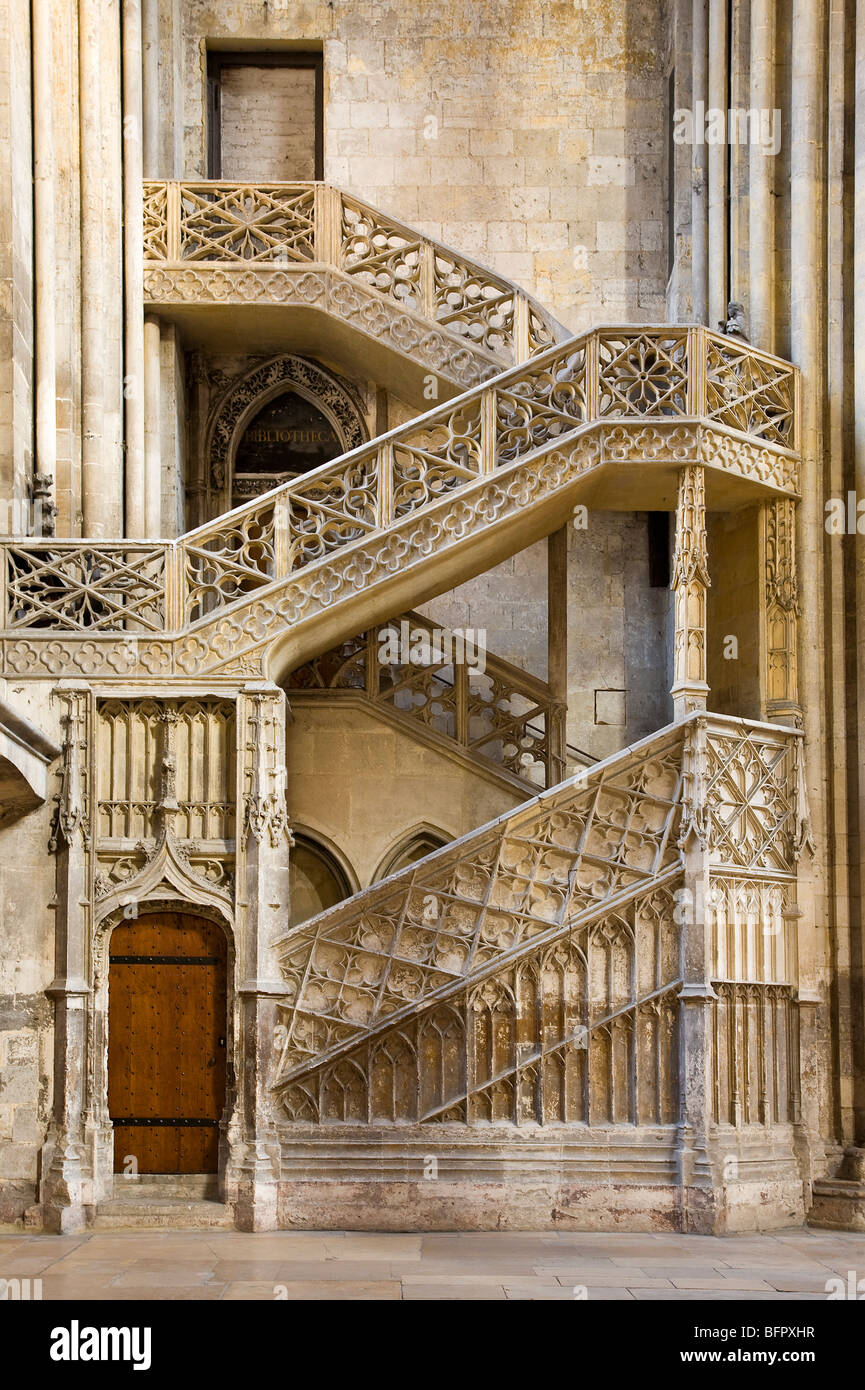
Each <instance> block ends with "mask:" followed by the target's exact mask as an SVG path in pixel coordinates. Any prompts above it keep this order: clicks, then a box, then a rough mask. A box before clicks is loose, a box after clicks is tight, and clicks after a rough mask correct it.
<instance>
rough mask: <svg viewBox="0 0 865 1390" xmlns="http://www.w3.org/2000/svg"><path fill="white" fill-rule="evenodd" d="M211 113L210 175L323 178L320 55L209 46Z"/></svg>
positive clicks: (248, 179)
mask: <svg viewBox="0 0 865 1390" xmlns="http://www.w3.org/2000/svg"><path fill="white" fill-rule="evenodd" d="M206 119H207V177H208V178H210V179H231V180H236V181H237V182H238V183H282V182H286V183H294V182H297V183H308V182H310V181H311V180H313V179H323V178H324V59H323V56H322V54H321V53H305V52H304V53H302V52H297V51H295V50H292V51H290V52H281V53H260V52H258V50H249V51H245V52H236V53H227V52H223V51H222V50H221V49H218V50H214V49H211V50H209V52H208V54H207V115H206Z"/></svg>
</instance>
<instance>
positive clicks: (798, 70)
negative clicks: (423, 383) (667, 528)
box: [789, 0, 861, 1138]
mask: <svg viewBox="0 0 865 1390" xmlns="http://www.w3.org/2000/svg"><path fill="white" fill-rule="evenodd" d="M860 8H861V7H860ZM792 31H793V34H794V35H795V43H793V45H792V49H791V65H792V73H791V88H790V135H789V149H790V348H789V354H790V356H791V357H792V359H793V360H794V361H795V362H796V363H797V364H798V366H799V367H800V369H801V372H802V379H801V455H802V463H801V478H800V489H799V490H800V493H801V497H802V500H801V502H800V504H799V508H798V512H797V518H796V522H797V526H796V550H797V569H798V572H799V574H801V575H803V577H805V576H806V577H807V582H804V580H803V583H802V586H801V590H800V595H799V600H800V605H799V624H798V626H799V661H798V684H799V691H800V693H801V698H802V725H803V728H804V731H805V744H804V748H805V771H806V776H807V785H808V792H809V796H810V803H811V811H812V816H813V837H814V843H815V845H816V854H815V856H814V859H813V861H812V862H811V864H810V869H809V875H808V877H809V880H810V888H809V893H813V897H812V898H811V899H810V905H809V906H808V907H807V908H806V907H805V901H804V898H802V897H801V896H800V904H801V905H802V906H803V908H805V910H806V912H807V916H806V917H805V918H803V921H802V936H803V942H802V944H803V945H804V937H805V935H806V934H807V938H808V941H809V947H808V949H809V951H810V952H811V953H813V957H814V960H815V963H816V962H817V961H818V960H821V961H822V962H828V961H830V960H831V959H832V956H833V954H834V940H833V939H834V937H835V931H836V930H837V919H835V906H834V901H833V895H832V894H831V893H830V892H829V891H828V885H827V871H828V866H829V855H830V854H831V852H832V851H831V849H830V847H829V843H830V837H829V833H828V823H827V806H828V800H829V798H828V795H827V791H828V785H829V775H830V769H829V766H827V757H826V719H827V705H826V679H825V646H826V644H827V643H829V642H831V641H832V638H833V632H832V628H833V622H835V621H837V618H828V617H827V611H826V607H825V587H824V586H825V575H824V554H825V543H826V533H825V531H824V526H823V523H824V483H823V478H824V441H823V419H824V412H825V408H826V349H825V343H826V322H825V310H824V304H823V296H822V294H818V295H816V296H815V294H814V286H815V285H820V286H823V285H825V276H824V254H825V241H824V238H825V215H826V206H825V188H824V184H823V180H822V169H823V162H824V117H825V96H826V91H825V80H826V31H825V7H824V0H793V10H792ZM799 889H800V893H801V892H802V891H803V873H802V870H801V869H800V877H799ZM803 959H804V952H803V951H802V950H801V948H800V961H801V960H803ZM835 962H836V970H837V971H838V980H839V983H840V981H841V980H842V979H843V976H844V973H845V970H846V962H845V959H844V951H843V949H842V950H841V951H839V952H838V954H837V955H835ZM823 968H825V967H823ZM820 973H821V975H822V968H821V972H820ZM800 983H801V984H802V986H803V988H804V989H806V990H811V989H813V990H814V991H815V992H822V994H823V1000H822V1003H821V1005H820V1006H819V1007H818V1010H817V1017H818V1020H819V1021H818V1025H817V1028H816V1031H815V1038H814V1042H815V1045H817V1046H819V1047H820V1048H821V1056H820V1057H819V1068H820V1070H821V1071H822V1074H823V1076H824V1077H826V1078H827V1079H828V1078H829V1077H830V1076H831V1077H834V1078H837V1076H838V1063H837V1053H834V1055H833V1053H832V1051H830V1049H831V1043H830V1042H829V1041H828V1038H829V1035H830V1021H829V1009H830V1007H831V1006H830V1001H829V999H828V998H827V996H826V991H825V986H824V985H823V983H822V980H820V978H819V977H818V976H817V974H816V973H815V975H814V976H812V978H811V980H808V979H807V978H802V972H801V971H800ZM841 988H842V989H843V985H841ZM842 1028H843V1023H842ZM804 1055H805V1054H804V1050H803V1057H804ZM842 1065H843V1064H842ZM845 1089H846V1087H845V1084H844V1082H843V1080H842V1082H841V1084H840V1086H839V1085H838V1081H837V1079H836V1080H833V1081H831V1082H829V1084H824V1085H823V1086H822V1087H821V1088H820V1089H819V1102H820V1105H821V1109H822V1114H821V1115H820V1117H819V1120H818V1119H817V1118H815V1121H814V1127H815V1128H819V1132H820V1134H821V1136H823V1137H824V1138H825V1137H827V1136H829V1135H831V1134H832V1131H833V1129H834V1126H835V1116H836V1114H837V1113H838V1110H839V1109H840V1110H841V1111H842V1113H843V1108H844V1105H845V1097H844V1094H843V1092H844V1090H845ZM833 1092H834V1094H833ZM848 1093H849V1092H848Z"/></svg>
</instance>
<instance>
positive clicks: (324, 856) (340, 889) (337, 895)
mask: <svg viewBox="0 0 865 1390" xmlns="http://www.w3.org/2000/svg"><path fill="white" fill-rule="evenodd" d="M289 891H290V894H291V925H292V926H293V927H296V926H298V925H299V923H301V922H306V921H307V920H308V919H309V918H310V917H315V916H316V914H317V913H319V912H325V911H326V910H327V908H329V907H335V906H336V904H337V903H341V902H342V901H343V899H345V898H349V897H351V893H352V888H351V884H350V883H349V881H348V876H347V875H346V873H345V870H344V869H343V868H342V866H341V865H340V864H339V863H338V862H337V860H336V858H335V857H334V855H332V854H330V853H329V852H328V850H326V849H325V848H324V846H323V845H320V844H318V843H317V842H316V841H315V840H312V839H309V838H307V837H306V836H305V835H295V839H294V845H293V846H292V849H291V851H290V856H289Z"/></svg>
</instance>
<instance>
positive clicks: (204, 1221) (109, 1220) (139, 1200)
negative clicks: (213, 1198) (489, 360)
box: [91, 1194, 234, 1231]
mask: <svg viewBox="0 0 865 1390" xmlns="http://www.w3.org/2000/svg"><path fill="white" fill-rule="evenodd" d="M233 1225H234V1222H233V1219H232V1215H231V1212H230V1210H229V1209H228V1207H227V1206H225V1204H224V1203H222V1202H210V1201H206V1200H199V1201H196V1200H194V1199H188V1198H183V1197H165V1196H161V1195H159V1196H152V1197H150V1196H145V1195H144V1194H142V1195H141V1196H138V1197H136V1198H135V1199H134V1200H133V1199H131V1198H129V1197H124V1198H117V1197H115V1198H112V1199H111V1200H109V1201H107V1202H100V1203H99V1206H98V1207H97V1208H96V1217H95V1219H94V1222H93V1226H92V1228H91V1229H93V1230H95V1231H123V1230H139V1231H140V1230H159V1229H171V1230H178V1231H195V1230H202V1229H207V1228H209V1229H214V1228H216V1229H220V1230H231V1229H232V1228H233Z"/></svg>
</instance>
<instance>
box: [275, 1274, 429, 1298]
mask: <svg viewBox="0 0 865 1390" xmlns="http://www.w3.org/2000/svg"><path fill="white" fill-rule="evenodd" d="M282 1283H283V1285H284V1288H285V1292H284V1293H282V1292H281V1293H280V1298H279V1299H278V1300H277V1302H289V1303H296V1302H298V1301H303V1300H316V1301H318V1302H320V1301H321V1300H330V1299H335V1300H340V1299H343V1300H350V1299H355V1298H358V1299H386V1300H387V1301H388V1302H390V1301H392V1300H396V1299H399V1298H400V1297H401V1294H402V1291H401V1289H400V1285H399V1282H398V1280H396V1279H376V1280H369V1281H367V1282H366V1283H363V1282H361V1281H360V1280H343V1279H321V1280H318V1281H316V1280H314V1279H304V1280H303V1281H302V1282H301V1281H299V1282H297V1283H286V1282H285V1280H283V1281H282Z"/></svg>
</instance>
